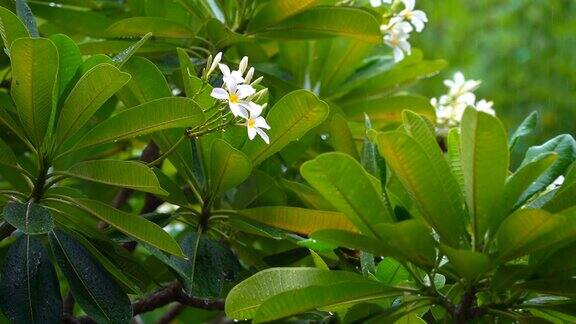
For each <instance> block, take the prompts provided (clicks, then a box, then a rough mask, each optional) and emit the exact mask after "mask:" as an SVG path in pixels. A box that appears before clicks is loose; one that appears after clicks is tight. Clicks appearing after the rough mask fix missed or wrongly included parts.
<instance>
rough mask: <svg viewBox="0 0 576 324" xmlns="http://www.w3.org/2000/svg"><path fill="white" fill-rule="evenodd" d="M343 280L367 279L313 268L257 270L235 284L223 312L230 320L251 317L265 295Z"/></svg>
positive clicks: (265, 297) (347, 273)
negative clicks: (257, 271)
mask: <svg viewBox="0 0 576 324" xmlns="http://www.w3.org/2000/svg"><path fill="white" fill-rule="evenodd" d="M346 282H361V283H366V282H369V279H366V278H364V277H362V276H361V275H358V274H355V273H352V272H344V271H327V270H320V269H317V268H274V269H267V270H264V271H261V272H259V273H257V274H255V275H253V276H252V277H250V278H248V279H246V280H244V281H242V282H241V283H239V284H238V285H236V286H235V287H234V288H232V290H230V293H228V297H227V298H226V315H227V316H228V317H230V318H234V319H250V318H254V316H255V315H256V312H257V310H258V308H259V307H260V306H261V305H262V304H263V303H264V302H265V301H266V300H268V299H269V298H271V297H273V296H276V295H278V294H281V293H283V292H287V291H290V290H295V289H302V288H306V287H310V286H327V285H332V284H338V283H346ZM280 283H281V284H280Z"/></svg>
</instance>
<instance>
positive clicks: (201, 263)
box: [184, 233, 241, 298]
mask: <svg viewBox="0 0 576 324" xmlns="http://www.w3.org/2000/svg"><path fill="white" fill-rule="evenodd" d="M196 237H197V234H196V233H190V234H189V235H188V236H187V237H186V238H185V239H184V240H187V241H189V242H195V241H196ZM188 245H191V243H189V244H188ZM186 255H187V257H188V258H189V259H190V260H193V262H194V263H195V265H194V267H193V269H194V276H193V278H194V280H193V283H192V289H191V291H190V292H191V294H193V295H194V296H195V297H200V298H218V297H222V293H223V291H222V290H223V286H224V283H225V282H232V281H234V280H236V279H237V277H238V275H239V273H240V270H241V266H240V263H239V262H238V259H237V257H236V256H235V255H234V253H232V251H231V250H230V249H229V248H228V247H227V246H226V245H224V244H222V243H220V242H216V241H213V240H210V239H208V238H207V237H206V236H204V235H202V236H201V237H200V242H199V244H198V249H189V250H187V251H186Z"/></svg>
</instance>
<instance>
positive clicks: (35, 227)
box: [2, 201, 54, 235]
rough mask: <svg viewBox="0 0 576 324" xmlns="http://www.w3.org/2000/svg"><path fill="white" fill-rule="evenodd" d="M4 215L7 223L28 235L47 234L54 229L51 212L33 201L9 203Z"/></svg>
mask: <svg viewBox="0 0 576 324" xmlns="http://www.w3.org/2000/svg"><path fill="white" fill-rule="evenodd" d="M2 214H3V217H4V220H5V221H6V222H8V223H9V224H10V225H12V226H14V227H16V228H17V229H19V230H20V231H22V232H23V233H25V234H28V235H38V234H46V233H49V232H50V231H52V229H54V219H53V218H52V215H51V214H50V212H49V211H48V210H47V209H46V208H44V207H42V206H41V205H38V204H36V203H33V202H32V201H29V202H27V203H25V204H23V203H19V202H15V201H11V202H8V204H6V206H5V207H4V210H3V212H2Z"/></svg>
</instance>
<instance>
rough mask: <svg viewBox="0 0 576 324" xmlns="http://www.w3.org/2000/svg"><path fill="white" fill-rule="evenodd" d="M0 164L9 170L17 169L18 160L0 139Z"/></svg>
mask: <svg viewBox="0 0 576 324" xmlns="http://www.w3.org/2000/svg"><path fill="white" fill-rule="evenodd" d="M0 164H1V165H4V166H6V167H8V168H10V169H14V168H19V165H18V159H17V158H16V155H14V152H12V149H11V148H10V146H8V144H6V142H4V141H3V140H2V139H0Z"/></svg>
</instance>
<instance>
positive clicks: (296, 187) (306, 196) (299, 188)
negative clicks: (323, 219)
mask: <svg viewBox="0 0 576 324" xmlns="http://www.w3.org/2000/svg"><path fill="white" fill-rule="evenodd" d="M282 184H283V185H284V187H285V188H286V189H288V190H290V191H291V192H293V193H294V194H295V195H296V196H298V198H300V200H302V202H303V203H304V204H305V205H306V206H308V207H309V208H313V209H319V210H335V209H334V207H333V206H332V205H331V204H330V203H329V202H328V201H327V200H326V199H324V197H322V195H320V193H319V192H318V191H316V190H315V189H313V188H310V187H309V186H307V185H305V184H302V183H300V182H295V181H288V180H282Z"/></svg>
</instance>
